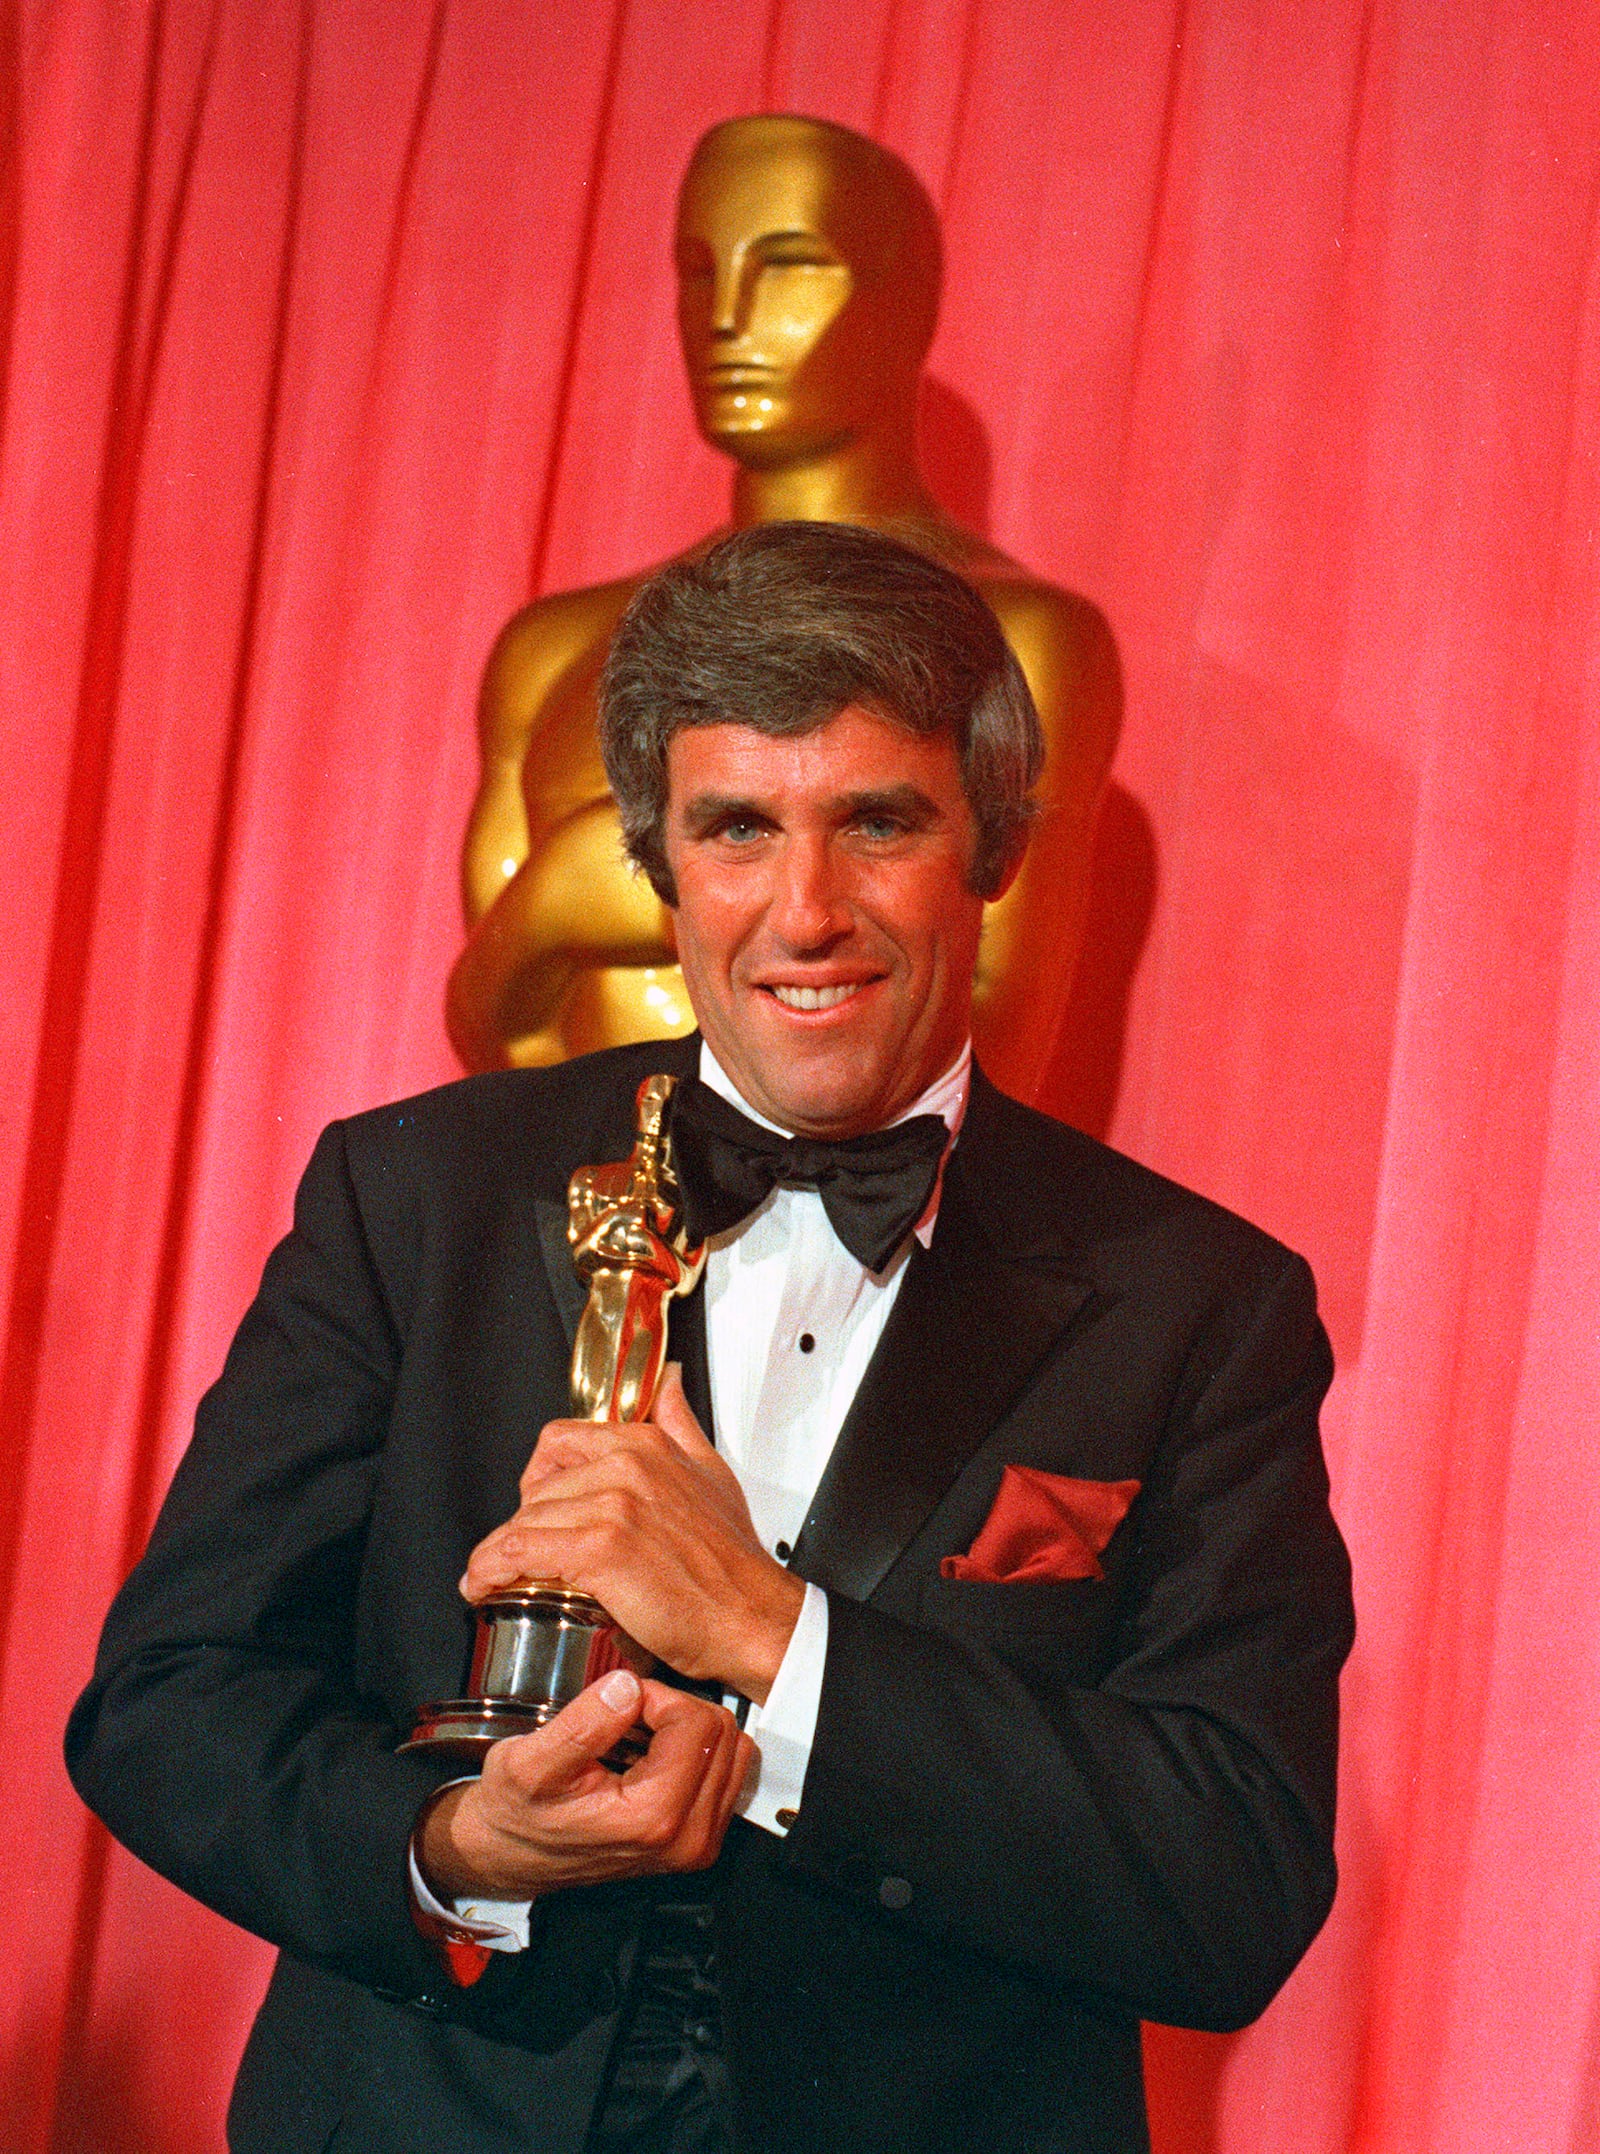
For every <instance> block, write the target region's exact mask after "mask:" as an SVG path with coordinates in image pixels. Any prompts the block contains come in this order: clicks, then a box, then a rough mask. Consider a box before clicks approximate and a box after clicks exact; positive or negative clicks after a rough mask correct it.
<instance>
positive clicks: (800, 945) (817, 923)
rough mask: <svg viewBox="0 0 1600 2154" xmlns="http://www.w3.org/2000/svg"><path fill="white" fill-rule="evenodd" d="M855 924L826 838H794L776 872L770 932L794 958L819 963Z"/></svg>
mask: <svg viewBox="0 0 1600 2154" xmlns="http://www.w3.org/2000/svg"><path fill="white" fill-rule="evenodd" d="M853 924H854V915H853V914H852V912H851V909H850V899H849V891H848V888H847V876H846V874H845V871H844V868H843V865H842V863H841V862H840V861H839V860H838V859H837V858H836V857H835V854H834V851H833V848H832V847H831V846H830V845H829V843H828V841H827V839H826V837H823V836H820V835H818V836H793V837H791V838H790V839H789V840H788V842H787V843H786V844H785V845H784V846H783V849H782V852H781V854H780V857H779V859H778V860H777V862H776V863H775V867H774V873H773V879H772V895H771V899H770V902H769V904H768V907H767V926H768V928H769V930H770V931H771V932H772V934H773V935H774V936H775V937H776V938H777V940H778V941H779V942H780V943H781V944H782V945H783V947H784V949H785V950H786V951H787V952H788V954H789V955H790V956H791V957H816V956H820V955H822V954H823V953H824V952H825V951H827V950H829V949H831V948H832V947H833V946H834V945H835V944H836V943H837V942H839V941H840V940H841V939H842V938H843V937H844V936H846V935H848V934H849V932H850V930H851V927H852V926H853Z"/></svg>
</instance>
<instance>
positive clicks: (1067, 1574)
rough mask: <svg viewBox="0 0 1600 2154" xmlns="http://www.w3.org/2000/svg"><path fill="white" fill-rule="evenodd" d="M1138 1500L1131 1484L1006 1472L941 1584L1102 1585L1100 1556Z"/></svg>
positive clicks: (1026, 1470)
mask: <svg viewBox="0 0 1600 2154" xmlns="http://www.w3.org/2000/svg"><path fill="white" fill-rule="evenodd" d="M1138 1493H1139V1483H1138V1482H1137V1481H1074V1480H1073V1479H1072V1477H1071V1475H1070V1474H1065V1473H1041V1472H1040V1471H1039V1468H1038V1467H1037V1466H1007V1467H1006V1469H1005V1471H1004V1472H1003V1473H1002V1474H1001V1476H1000V1491H999V1494H998V1495H997V1496H996V1497H995V1499H994V1509H993V1510H992V1511H991V1512H990V1513H989V1515H988V1517H987V1518H986V1519H985V1520H984V1522H983V1525H982V1527H981V1528H980V1529H979V1533H978V1537H977V1539H976V1540H975V1541H974V1542H973V1544H972V1546H971V1547H970V1548H969V1549H968V1551H967V1553H966V1554H965V1555H964V1556H946V1557H945V1559H944V1561H943V1562H942V1563H941V1564H940V1565H939V1573H940V1576H941V1577H944V1578H976V1579H982V1580H985V1581H986V1582H987V1583H988V1584H990V1585H1010V1584H1013V1583H1015V1582H1016V1581H1017V1580H1018V1579H1023V1578H1104V1576H1105V1572H1104V1571H1103V1570H1102V1569H1101V1568H1100V1563H1099V1556H1100V1551H1101V1549H1102V1548H1104V1547H1105V1545H1106V1543H1107V1541H1109V1540H1110V1538H1111V1536H1112V1534H1114V1533H1115V1532H1116V1530H1117V1528H1118V1527H1119V1526H1120V1525H1121V1524H1122V1521H1123V1519H1124V1518H1125V1517H1126V1516H1127V1512H1128V1506H1129V1504H1130V1503H1132V1501H1133V1499H1134V1497H1135V1496H1137V1495H1138Z"/></svg>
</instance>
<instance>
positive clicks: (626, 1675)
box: [600, 1668, 639, 1713]
mask: <svg viewBox="0 0 1600 2154" xmlns="http://www.w3.org/2000/svg"><path fill="white" fill-rule="evenodd" d="M600 1696H601V1698H602V1699H603V1700H604V1702H605V1703H606V1704H607V1705H609V1706H610V1708H611V1710H612V1711H613V1712H614V1713H631V1712H632V1711H633V1708H634V1707H635V1706H636V1705H637V1704H638V1702H639V1678H638V1677H637V1676H636V1675H635V1674H633V1672H632V1671H631V1670H630V1669H627V1668H613V1669H612V1671H611V1673H610V1674H609V1675H608V1676H607V1677H606V1679H605V1681H604V1682H603V1683H602V1684H601V1685H600Z"/></svg>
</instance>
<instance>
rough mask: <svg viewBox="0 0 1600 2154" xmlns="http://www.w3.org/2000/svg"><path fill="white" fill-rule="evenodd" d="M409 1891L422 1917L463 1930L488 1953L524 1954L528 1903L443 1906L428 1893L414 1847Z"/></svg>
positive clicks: (476, 1902) (477, 1902) (458, 1902)
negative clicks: (483, 1946)
mask: <svg viewBox="0 0 1600 2154" xmlns="http://www.w3.org/2000/svg"><path fill="white" fill-rule="evenodd" d="M411 1890H412V1892H413V1894H414V1895H415V1897H416V1902H417V1905H418V1906H419V1907H420V1908H421V1909H422V1912H423V1913H424V1914H425V1915H432V1916H433V1917H434V1918H435V1920H436V1921H439V1922H448V1923H450V1924H451V1925H452V1926H453V1927H454V1928H456V1929H458V1930H465V1931H467V1932H468V1934H469V1935H470V1936H472V1937H474V1938H475V1939H476V1940H477V1942H478V1943H479V1944H480V1945H487V1946H488V1947H489V1950H490V1951H491V1952H526V1951H527V1949H528V1911H529V1909H530V1908H531V1907H532V1905H533V1902H532V1901H531V1900H479V1899H471V1900H452V1901H451V1902H450V1904H449V1905H448V1906H446V1905H445V1903H444V1902H443V1901H442V1900H441V1899H440V1898H439V1897H438V1895H437V1893H434V1892H430V1891H429V1889H428V1880H427V1879H426V1878H425V1877H424V1876H423V1874H422V1867H421V1865H420V1863H419V1862H418V1861H417V1851H416V1849H415V1848H413V1849H412V1850H411Z"/></svg>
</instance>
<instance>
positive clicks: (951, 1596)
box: [921, 1576, 1116, 1683]
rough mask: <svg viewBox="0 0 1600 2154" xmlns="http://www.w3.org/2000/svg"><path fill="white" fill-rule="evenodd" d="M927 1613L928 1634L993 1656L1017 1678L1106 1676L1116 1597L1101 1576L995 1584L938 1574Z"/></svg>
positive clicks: (931, 1582)
mask: <svg viewBox="0 0 1600 2154" xmlns="http://www.w3.org/2000/svg"><path fill="white" fill-rule="evenodd" d="M921 1615H922V1620H923V1622H924V1623H926V1624H927V1625H928V1626H929V1628H930V1629H932V1630H940V1631H944V1632H945V1633H946V1634H947V1635H948V1636H950V1637H953V1638H956V1639H959V1640H960V1641H961V1642H962V1643H963V1644H966V1645H972V1646H977V1647H980V1648H982V1649H984V1650H985V1651H988V1652H991V1653H993V1654H995V1655H996V1656H997V1657H998V1658H999V1659H1001V1660H1003V1661H1005V1662H1007V1663H1008V1665H1010V1666H1013V1667H1015V1668H1016V1669H1017V1670H1018V1672H1019V1673H1025V1672H1026V1671H1027V1670H1029V1669H1037V1670H1039V1671H1040V1672H1041V1673H1046V1674H1049V1675H1052V1676H1054V1677H1056V1678H1057V1679H1058V1680H1061V1679H1064V1680H1066V1681H1069V1682H1077V1683H1093V1682H1096V1681H1098V1679H1099V1678H1100V1676H1101V1675H1103V1674H1104V1672H1105V1666H1106V1661H1107V1656H1108V1649H1109V1645H1110V1639H1111V1633H1112V1629H1113V1626H1114V1624H1115V1620H1116V1595H1115V1592H1114V1590H1113V1589H1112V1587H1111V1586H1110V1585H1109V1584H1108V1583H1107V1582H1106V1580H1104V1579H1101V1578H1065V1579H1056V1578H1025V1579H1019V1580H1016V1581H1014V1582H1013V1583H1011V1584H990V1583H989V1582H987V1581H985V1580H978V1579H968V1578H940V1577H937V1576H935V1577H933V1578H930V1579H928V1580H927V1582H926V1583H925V1585H924V1586H923V1589H922V1602H921Z"/></svg>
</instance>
